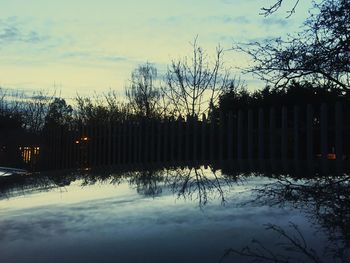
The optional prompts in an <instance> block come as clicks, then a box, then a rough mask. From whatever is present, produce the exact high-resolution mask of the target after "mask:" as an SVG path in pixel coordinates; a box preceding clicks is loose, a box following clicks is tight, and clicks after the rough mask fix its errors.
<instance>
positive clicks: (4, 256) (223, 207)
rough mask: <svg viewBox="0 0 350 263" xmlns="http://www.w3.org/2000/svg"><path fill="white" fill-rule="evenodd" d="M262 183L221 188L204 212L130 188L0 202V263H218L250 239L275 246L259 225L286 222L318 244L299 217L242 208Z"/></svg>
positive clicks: (76, 187)
mask: <svg viewBox="0 0 350 263" xmlns="http://www.w3.org/2000/svg"><path fill="white" fill-rule="evenodd" d="M266 181H267V179H266V178H256V177H250V178H249V179H246V181H245V182H240V183H238V184H232V185H230V186H228V185H226V186H224V187H223V190H224V191H225V193H226V200H227V202H226V203H225V204H222V203H221V200H220V199H219V198H216V197H215V192H211V193H210V195H211V196H212V197H213V198H211V199H210V201H209V202H208V204H207V205H205V206H199V205H198V200H197V199H196V198H195V196H192V197H194V198H193V199H184V198H183V197H181V196H180V197H179V196H177V195H176V194H173V193H172V192H171V190H170V189H167V188H166V187H164V189H163V191H162V194H161V195H159V196H156V197H152V196H145V195H140V194H138V193H137V191H136V189H135V187H134V186H131V185H130V184H129V183H128V181H127V180H123V181H122V182H121V183H120V184H118V185H113V184H108V183H96V184H94V185H86V186H84V187H82V186H81V185H82V181H80V180H79V181H76V182H74V183H72V184H70V185H69V186H66V187H61V188H55V189H51V190H47V191H44V192H38V191H37V192H33V193H26V195H22V196H15V197H13V198H9V199H4V200H1V201H0V207H1V210H0V233H1V236H0V262H77V261H82V262H218V261H219V260H220V258H221V256H222V255H223V253H224V250H225V249H226V248H229V247H237V248H241V247H243V246H245V245H247V244H249V243H250V241H251V239H252V238H257V239H259V240H261V241H263V242H266V243H267V244H272V243H274V242H277V240H276V238H277V236H276V235H275V234H273V233H269V232H266V231H265V230H264V227H263V225H264V224H266V223H273V224H278V225H280V226H282V227H283V226H287V225H288V222H290V221H292V222H294V223H296V224H298V225H299V226H300V228H301V230H302V231H303V233H304V235H305V236H306V237H307V238H308V241H309V242H310V245H312V246H314V247H318V245H319V244H318V243H320V244H322V243H323V242H324V239H323V238H322V237H321V238H320V236H315V235H314V230H315V229H314V228H313V227H311V226H310V224H309V223H308V221H307V220H306V217H305V215H303V214H301V213H300V211H299V210H293V209H287V208H284V209H282V208H278V207H277V208H276V207H275V208H272V207H268V206H258V205H253V204H247V205H245V206H242V205H241V204H242V203H245V202H246V201H247V200H250V198H252V196H251V192H250V191H249V190H250V189H252V188H254V187H255V186H256V185H258V184H262V183H264V182H266ZM232 260H233V258H232V257H231V258H228V261H227V262H229V261H231V262H232ZM225 262H226V261H225Z"/></svg>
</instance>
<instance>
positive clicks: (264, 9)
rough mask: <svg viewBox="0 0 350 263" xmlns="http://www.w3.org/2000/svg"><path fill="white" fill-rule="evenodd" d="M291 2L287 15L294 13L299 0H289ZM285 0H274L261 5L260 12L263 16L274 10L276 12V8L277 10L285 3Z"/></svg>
mask: <svg viewBox="0 0 350 263" xmlns="http://www.w3.org/2000/svg"><path fill="white" fill-rule="evenodd" d="M289 1H291V2H292V4H293V5H292V7H291V8H290V9H289V10H288V11H287V14H288V15H287V17H290V16H291V15H292V14H294V13H295V10H296V8H297V6H298V4H299V2H300V0H289ZM285 2H286V1H285V0H275V1H274V2H272V4H270V5H269V6H266V7H262V8H261V14H262V15H264V16H269V15H271V14H273V13H275V12H277V10H279V9H280V8H281V6H282V4H283V3H285Z"/></svg>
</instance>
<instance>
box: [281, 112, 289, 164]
mask: <svg viewBox="0 0 350 263" xmlns="http://www.w3.org/2000/svg"><path fill="white" fill-rule="evenodd" d="M281 118H282V120H281V157H282V163H283V165H286V161H287V157H288V141H287V139H288V113H287V108H286V107H285V106H283V107H282V114H281Z"/></svg>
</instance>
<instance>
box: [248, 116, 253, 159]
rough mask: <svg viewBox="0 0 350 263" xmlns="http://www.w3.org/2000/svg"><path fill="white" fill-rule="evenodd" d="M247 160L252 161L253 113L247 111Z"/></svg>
mask: <svg viewBox="0 0 350 263" xmlns="http://www.w3.org/2000/svg"><path fill="white" fill-rule="evenodd" d="M248 159H249V160H253V111H252V110H251V109H249V110H248Z"/></svg>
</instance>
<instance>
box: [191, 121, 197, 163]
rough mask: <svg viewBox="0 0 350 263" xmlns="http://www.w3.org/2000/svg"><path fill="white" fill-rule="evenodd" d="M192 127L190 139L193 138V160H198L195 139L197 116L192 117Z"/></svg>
mask: <svg viewBox="0 0 350 263" xmlns="http://www.w3.org/2000/svg"><path fill="white" fill-rule="evenodd" d="M192 125H193V129H192V140H193V144H192V146H193V154H192V157H193V161H197V160H198V150H197V149H198V143H197V141H198V139H197V135H198V120H197V117H196V118H194V119H193V123H192Z"/></svg>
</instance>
